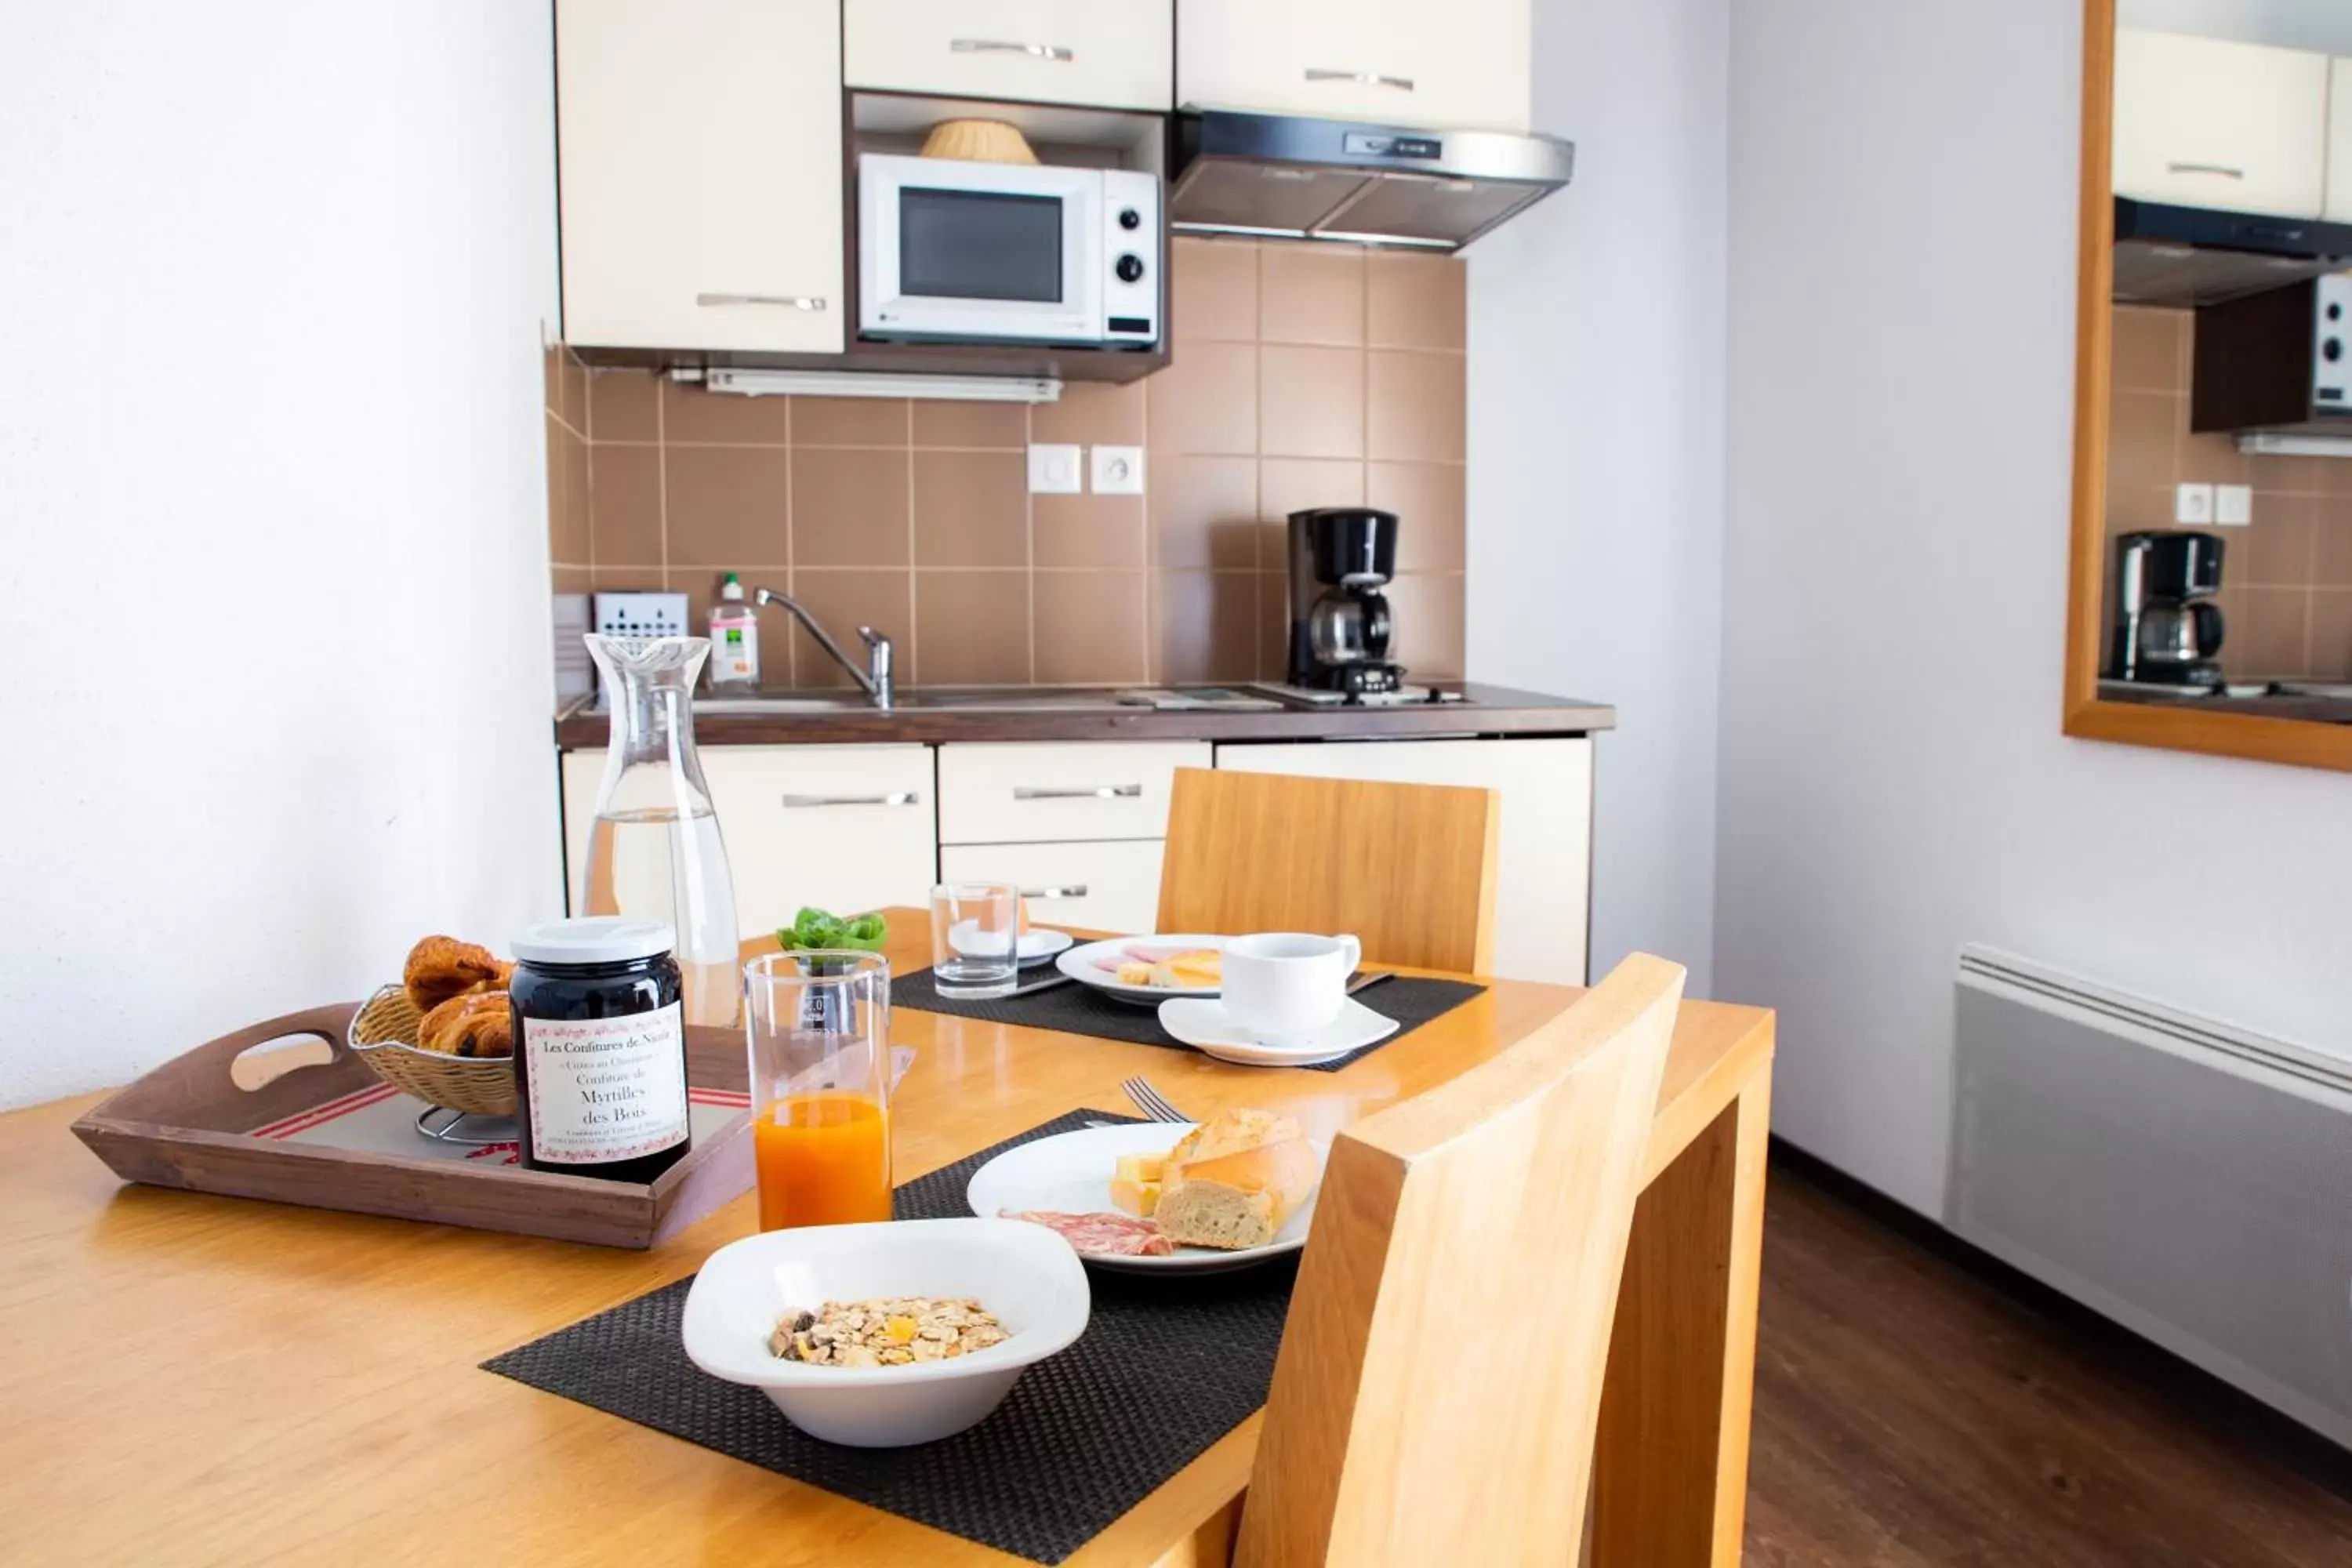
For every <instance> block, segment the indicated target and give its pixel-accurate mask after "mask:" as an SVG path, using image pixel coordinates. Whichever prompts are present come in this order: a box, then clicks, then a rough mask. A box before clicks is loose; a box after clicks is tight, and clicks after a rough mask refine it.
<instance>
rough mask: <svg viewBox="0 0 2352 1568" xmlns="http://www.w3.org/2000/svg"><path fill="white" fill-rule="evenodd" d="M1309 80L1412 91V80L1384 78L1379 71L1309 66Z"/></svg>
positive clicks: (1393, 77) (1407, 78) (1401, 77)
mask: <svg viewBox="0 0 2352 1568" xmlns="http://www.w3.org/2000/svg"><path fill="white" fill-rule="evenodd" d="M1307 80H1308V81H1352V82H1354V83H1355V84H1356V85H1357V86H1358V87H1392V88H1394V89H1397V90H1398V91H1399V92H1411V91H1412V78H1411V77H1409V76H1382V75H1381V73H1380V72H1378V71H1342V70H1332V69H1330V68H1328V67H1324V66H1308V67H1307Z"/></svg>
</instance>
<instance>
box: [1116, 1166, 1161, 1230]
mask: <svg viewBox="0 0 2352 1568" xmlns="http://www.w3.org/2000/svg"><path fill="white" fill-rule="evenodd" d="M1167 1165H1168V1156H1167V1155H1165V1154H1121V1155H1120V1156H1119V1157H1118V1164H1117V1166H1116V1167H1115V1168H1114V1169H1113V1170H1112V1172H1111V1178H1110V1201H1111V1202H1112V1203H1113V1204H1114V1205H1117V1206H1118V1207H1119V1208H1122V1209H1125V1210H1126V1211H1127V1212H1128V1213H1129V1214H1131V1215H1138V1216H1139V1217H1141V1218H1144V1219H1150V1217H1151V1211H1152V1210H1153V1209H1156V1208H1158V1207H1159V1206H1160V1173H1162V1172H1163V1171H1165V1170H1166V1169H1167Z"/></svg>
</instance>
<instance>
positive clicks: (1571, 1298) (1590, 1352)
mask: <svg viewBox="0 0 2352 1568" xmlns="http://www.w3.org/2000/svg"><path fill="white" fill-rule="evenodd" d="M1682 991H1683V970H1682V968H1681V966H1680V965H1678V964H1673V963H1666V962H1665V961H1664V960H1663V959H1657V958H1652V957H1650V956H1648V955H1647V954H1645V953H1636V954H1635V955H1634V956H1633V957H1631V958H1629V959H1627V960H1626V961H1625V962H1624V963H1622V964H1620V965H1618V966H1617V968H1616V970H1615V971H1614V972H1613V973H1611V974H1610V976H1609V977H1608V978H1607V979H1606V980H1604V981H1602V982H1601V984H1599V985H1597V986H1595V987H1594V988H1593V989H1592V990H1591V991H1590V992H1588V993H1586V994H1585V995H1584V996H1582V997H1581V998H1580V999H1579V1000H1578V1001H1576V1002H1575V1003H1573V1004H1572V1005H1570V1006H1569V1007H1568V1008H1566V1009H1565V1010H1564V1011H1562V1012H1561V1013H1560V1014H1559V1015H1558V1016H1555V1017H1554V1018H1552V1019H1551V1020H1550V1021H1549V1022H1548V1023H1546V1024H1545V1025H1543V1026H1541V1027H1540V1028H1538V1030H1536V1032H1535V1033H1534V1034H1532V1035H1530V1036H1528V1037H1527V1038H1525V1039H1523V1040H1521V1041H1519V1042H1518V1043H1517V1045H1514V1046H1512V1047H1510V1048H1509V1049H1507V1050H1506V1051H1504V1052H1502V1053H1501V1054H1500V1055H1498V1056H1496V1057H1495V1058H1492V1059H1491V1060H1489V1061H1486V1062H1484V1063H1482V1064H1480V1065H1479V1066H1478V1067H1475V1068H1472V1069H1471V1070H1470V1071H1468V1072H1466V1073H1465V1074H1463V1075H1462V1076H1461V1077H1460V1078H1457V1079H1454V1080H1453V1081H1452V1082H1450V1083H1447V1084H1445V1085H1444V1086H1443V1087H1441V1088H1438V1089H1433V1090H1431V1091H1430V1092H1429V1093H1426V1094H1423V1095H1421V1096H1419V1097H1417V1098H1415V1099H1412V1100H1405V1101H1402V1102H1401V1103H1399V1104H1397V1105H1393V1106H1391V1107H1390V1108H1389V1109H1388V1110H1382V1111H1380V1112H1378V1113H1376V1114H1374V1115H1372V1116H1370V1117H1367V1118H1366V1119H1365V1120H1364V1121H1361V1122H1359V1123H1358V1124H1357V1125H1356V1126H1354V1127H1352V1128H1350V1129H1349V1130H1348V1131H1345V1132H1342V1133H1340V1134H1339V1137H1338V1138H1336V1139H1335V1140H1333V1142H1332V1146H1331V1160H1330V1164H1329V1167H1328V1170H1327V1171H1326V1173H1325V1175H1324V1178H1323V1188H1322V1195H1321V1196H1320V1198H1319V1199H1318V1202H1317V1206H1316V1214H1315V1226H1314V1230H1313V1232H1312V1233H1311V1235H1310V1236H1309V1237H1308V1239H1307V1251H1306V1255H1305V1257H1304V1258H1303V1259H1302V1261H1301V1263H1300V1265H1299V1272H1298V1285H1297V1291H1296V1293H1295V1294H1294V1295H1293V1296H1292V1297H1291V1300H1290V1315H1289V1318H1288V1320H1287V1321H1286V1324H1285V1327H1284V1329H1283V1336H1282V1349H1281V1352H1280V1354H1279V1355H1278V1356H1277V1358H1276V1363H1275V1369H1274V1388H1273V1392H1272V1394H1271V1395H1270V1396H1269V1398H1268V1399H1267V1402H1266V1412H1265V1427H1264V1430H1263V1433H1262V1435H1261V1436H1260V1439H1259V1442H1258V1450H1257V1459H1256V1465H1255V1468H1254V1469H1253V1470H1252V1472H1251V1479H1250V1486H1249V1491H1248V1493H1247V1495H1246V1497H1245V1498H1244V1501H1243V1507H1242V1516H1241V1526H1240V1531H1239V1539H1238V1542H1237V1543H1236V1546H1235V1551H1234V1563H1236V1564H1238V1565H1239V1568H1304V1565H1307V1564H1333V1565H1338V1564H1345V1565H1346V1568H1391V1565H1392V1568H1427V1565H1429V1564H1444V1563H1460V1564H1464V1565H1465V1568H1467V1565H1470V1564H1479V1565H1481V1568H1483V1565H1484V1564H1487V1563H1494V1564H1497V1565H1501V1564H1517V1563H1562V1564H1573V1563H1575V1562H1576V1561H1577V1558H1578V1553H1579V1550H1580V1542H1581V1537H1582V1531H1583V1525H1584V1509H1585V1496H1586V1492H1587V1489H1588V1487H1589V1484H1590V1477H1591V1468H1592V1453H1593V1441H1594V1433H1595V1429H1596V1426H1597V1424H1598V1422H1599V1419H1600V1410H1601V1381H1602V1376H1603V1373H1604V1371H1605V1369H1606V1367H1607V1364H1608V1360H1609V1331H1610V1323H1611V1320H1612V1318H1613V1316H1614V1315H1615V1311H1616V1305H1617V1287H1618V1281H1619V1277H1620V1275H1621V1273H1622V1270H1623V1268H1624V1262H1625V1247H1626V1240H1627V1237H1628V1236H1629V1234H1630V1233H1631V1231H1632V1228H1633V1203H1634V1199H1635V1198H1636V1197H1637V1196H1639V1194H1640V1187H1641V1173H1642V1159H1643V1151H1644V1147H1645V1145H1646V1144H1647V1142H1648V1138H1649V1130H1650V1120H1651V1116H1652V1113H1653V1110H1654V1107H1655V1105H1656V1103H1657V1098H1658V1084H1659V1079H1660V1076H1661V1074H1662V1073H1663V1071H1664V1066H1665V1058H1666V1046H1667V1041H1668V1039H1669V1037H1671V1036H1672V1034H1673V1032H1674V1024H1675V1009H1676V1008H1677V1007H1678V1006H1679V1005H1681V1001H1682Z"/></svg>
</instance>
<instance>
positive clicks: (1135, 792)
mask: <svg viewBox="0 0 2352 1568" xmlns="http://www.w3.org/2000/svg"><path fill="white" fill-rule="evenodd" d="M1142 794H1143V786H1142V785H1141V784H1097V785H1095V786H1094V787H1093V788H1091V789H1042V788H1040V787H1038V786H1037V785H1035V784H1014V785H1013V799H1015V800H1135V799H1137V798H1139V796H1141V795H1142Z"/></svg>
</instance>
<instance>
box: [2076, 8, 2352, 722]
mask: <svg viewBox="0 0 2352 1568" xmlns="http://www.w3.org/2000/svg"><path fill="white" fill-rule="evenodd" d="M2115 84H2116V86H2115V94H2116V96H2115V121H2114V129H2115V208H2116V215H2115V218H2116V249H2115V305H2114V318H2113V321H2114V338H2113V353H2112V357H2111V361H2110V379H2109V385H2108V400H2109V401H2108V411H2109V420H2108V431H2107V467H2106V479H2107V483H2106V509H2105V524H2106V552H2107V565H2106V576H2105V600H2104V611H2105V626H2106V639H2105V648H2104V650H2103V657H2102V659H2101V663H2100V675H2101V680H2100V683H2099V692H2100V695H2101V696H2102V697H2104V698H2108V699H2123V700H2143V701H2155V702H2162V703H2166V704H2168V705H2181V706H2195V707H2199V708H2205V709H2211V710H2222V711H2242V712H2250V713H2258V714H2264V715H2268V716H2272V717H2278V718H2302V719H2313V720H2319V721H2326V722H2334V723H2341V722H2347V721H2352V0H2120V3H2119V5H2118V6H2117V30H2116V77H2115Z"/></svg>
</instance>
